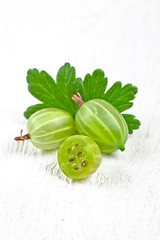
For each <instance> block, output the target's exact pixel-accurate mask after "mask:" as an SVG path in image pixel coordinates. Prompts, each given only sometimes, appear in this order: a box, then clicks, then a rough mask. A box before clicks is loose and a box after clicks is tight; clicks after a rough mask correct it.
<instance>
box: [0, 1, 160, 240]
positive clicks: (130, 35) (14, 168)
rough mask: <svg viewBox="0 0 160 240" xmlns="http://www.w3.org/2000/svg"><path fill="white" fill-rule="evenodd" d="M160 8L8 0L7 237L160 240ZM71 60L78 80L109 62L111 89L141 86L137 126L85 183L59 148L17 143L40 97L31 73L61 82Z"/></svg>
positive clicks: (0, 91)
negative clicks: (68, 172)
mask: <svg viewBox="0 0 160 240" xmlns="http://www.w3.org/2000/svg"><path fill="white" fill-rule="evenodd" d="M159 13H160V2H159V0H130V1H127V0H113V1H111V0H98V1H95V0H88V1H86V0H79V1H76V0H67V1H65V0H53V1H49V0H37V1H36V0H32V1H31V0H28V1H24V0H15V1H11V0H1V2H0V58H1V65H0V66H1V71H0V73H1V74H0V78H1V80H0V82H1V85H0V100H1V101H0V103H1V104H0V114H1V117H0V121H1V122H0V133H1V138H0V240H54V239H56V240H64V239H65V240H75V239H76V240H82V239H83V240H90V239H92V240H104V239H107V240H135V239H136V240H143V239H145V240H159V239H160V93H159V91H160V48H159V43H160V14H159ZM66 61H68V62H70V63H71V64H72V65H73V66H75V67H76V69H77V76H79V77H84V75H85V74H86V73H88V72H89V73H92V71H93V70H94V69H95V68H102V69H103V70H104V71H105V73H106V76H107V77H108V79H109V84H108V86H111V85H112V84H113V83H114V82H115V81H122V83H123V84H126V83H129V82H130V83H132V84H134V85H136V86H137V87H138V89H139V92H138V94H137V97H136V99H135V100H134V107H133V108H132V109H130V110H128V111H127V112H128V113H132V114H135V115H136V116H137V118H139V119H140V120H141V123H142V126H141V128H140V130H139V131H135V133H134V134H133V135H132V136H130V138H129V140H128V142H127V144H126V150H125V151H124V152H123V153H122V152H120V151H117V152H116V153H115V154H113V155H112V156H110V157H105V156H103V161H102V165H101V166H100V168H99V170H98V171H97V172H96V173H95V174H94V175H92V176H91V177H90V178H88V179H86V180H84V181H81V182H75V181H71V180H69V179H67V178H66V177H65V176H64V175H63V174H62V173H61V171H60V170H59V167H58V165H57V159H56V154H57V151H52V152H47V153H46V152H44V151H41V150H38V149H36V148H34V147H33V146H32V145H31V143H30V142H29V141H27V142H25V143H22V142H19V143H17V142H14V141H13V138H14V137H15V136H16V135H18V134H19V131H20V129H24V132H25V130H26V119H25V118H24V117H23V112H24V110H25V109H26V108H27V107H28V106H29V105H31V104H34V103H37V100H36V99H35V98H33V97H32V96H31V95H30V94H29V92H28V90H27V83H26V80H25V78H26V72H27V70H28V69H29V68H34V67H36V68H38V69H39V70H43V69H44V70H46V71H47V72H48V73H49V74H50V75H51V76H53V78H54V79H55V76H56V72H57V70H58V68H59V67H60V66H61V65H63V64H64V63H65V62H66Z"/></svg>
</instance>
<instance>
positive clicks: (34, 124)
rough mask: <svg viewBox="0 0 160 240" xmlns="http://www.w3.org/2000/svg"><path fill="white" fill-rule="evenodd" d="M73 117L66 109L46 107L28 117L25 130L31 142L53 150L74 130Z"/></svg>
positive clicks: (41, 147) (36, 145)
mask: <svg viewBox="0 0 160 240" xmlns="http://www.w3.org/2000/svg"><path fill="white" fill-rule="evenodd" d="M74 128H75V127H74V119H73V117H72V116H71V115H70V114H69V113H68V112H66V111H63V110H60V109H56V108H46V109H42V110H39V111H37V112H35V113H34V114H33V115H31V117H30V118H29V119H28V122H27V131H28V135H29V138H30V140H31V142H32V144H33V145H34V146H35V147H37V148H40V149H44V150H53V149H56V148H58V147H59V146H60V144H61V142H63V141H64V139H66V138H67V137H69V136H71V135H72V134H73V132H74Z"/></svg>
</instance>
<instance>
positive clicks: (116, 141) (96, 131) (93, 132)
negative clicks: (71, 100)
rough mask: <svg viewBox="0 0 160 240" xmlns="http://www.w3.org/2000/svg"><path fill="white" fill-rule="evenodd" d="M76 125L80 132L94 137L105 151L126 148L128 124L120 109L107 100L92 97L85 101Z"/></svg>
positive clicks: (109, 151)
mask: <svg viewBox="0 0 160 240" xmlns="http://www.w3.org/2000/svg"><path fill="white" fill-rule="evenodd" d="M75 126H76V129H77V132H78V134H84V135H87V136H89V137H90V138H92V139H93V140H94V141H95V142H96V143H97V144H98V146H99V147H100V149H101V151H102V152H103V153H106V154H110V153H112V152H114V151H116V150H118V149H120V150H122V151H123V150H124V149H125V147H124V145H125V143H126V141H127V139H128V127H127V124H126V122H125V120H124V118H123V116H122V115H121V114H120V113H119V112H118V110H117V109H116V108H115V107H114V106H113V105H111V104H110V103H109V102H107V101H105V100H102V99H92V100H89V101H87V102H86V103H84V104H83V105H82V106H81V107H80V109H79V110H78V112H77V114H76V117H75Z"/></svg>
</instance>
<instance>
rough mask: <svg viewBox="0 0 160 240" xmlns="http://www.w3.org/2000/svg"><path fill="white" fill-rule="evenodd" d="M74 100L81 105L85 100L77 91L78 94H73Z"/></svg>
mask: <svg viewBox="0 0 160 240" xmlns="http://www.w3.org/2000/svg"><path fill="white" fill-rule="evenodd" d="M72 100H73V101H74V102H76V103H78V105H79V106H80V107H81V106H82V105H83V104H84V101H83V100H82V97H81V94H80V93H77V94H73V95H72Z"/></svg>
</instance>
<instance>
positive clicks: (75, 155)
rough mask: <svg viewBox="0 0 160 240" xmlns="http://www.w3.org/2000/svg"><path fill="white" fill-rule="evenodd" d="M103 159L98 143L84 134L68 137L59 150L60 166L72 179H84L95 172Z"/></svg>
mask: <svg viewBox="0 0 160 240" xmlns="http://www.w3.org/2000/svg"><path fill="white" fill-rule="evenodd" d="M101 159H102V157H101V151H100V148H99V147H98V145H97V144H96V143H95V142H94V141H93V140H92V139H91V138H89V137H88V136H84V135H73V136H70V137H68V138H67V139H65V140H64V142H63V143H62V144H61V146H60V148H59V150H58V163H59V166H60V168H61V170H62V172H63V173H64V174H65V175H66V176H67V177H69V178H72V179H78V180H79V179H83V178H86V177H88V176H89V175H91V174H92V173H94V172H95V171H96V170H97V169H98V167H99V166H100V163H101Z"/></svg>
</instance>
